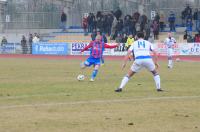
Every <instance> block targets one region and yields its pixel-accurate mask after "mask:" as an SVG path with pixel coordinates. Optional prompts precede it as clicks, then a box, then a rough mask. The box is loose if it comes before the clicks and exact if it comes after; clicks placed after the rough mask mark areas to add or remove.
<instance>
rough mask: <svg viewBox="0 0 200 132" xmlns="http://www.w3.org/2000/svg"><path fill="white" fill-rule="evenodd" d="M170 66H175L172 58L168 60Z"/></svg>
mask: <svg viewBox="0 0 200 132" xmlns="http://www.w3.org/2000/svg"><path fill="white" fill-rule="evenodd" d="M168 66H170V67H171V68H172V66H173V61H172V60H169V61H168Z"/></svg>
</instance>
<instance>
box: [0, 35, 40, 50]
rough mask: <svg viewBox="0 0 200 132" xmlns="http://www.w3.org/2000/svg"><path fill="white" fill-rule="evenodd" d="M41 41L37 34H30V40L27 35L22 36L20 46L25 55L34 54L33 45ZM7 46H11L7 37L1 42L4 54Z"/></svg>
mask: <svg viewBox="0 0 200 132" xmlns="http://www.w3.org/2000/svg"><path fill="white" fill-rule="evenodd" d="M39 41H40V36H39V34H37V33H34V35H33V34H29V36H28V40H27V39H26V37H25V35H22V38H21V41H20V45H21V50H22V53H23V54H28V53H30V54H31V53H32V44H33V43H37V42H39ZM7 44H10V43H9V42H8V40H7V38H6V37H5V36H3V38H2V40H1V50H2V51H3V52H4V51H5V47H6V45H7Z"/></svg>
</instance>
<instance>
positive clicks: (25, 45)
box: [21, 35, 28, 54]
mask: <svg viewBox="0 0 200 132" xmlns="http://www.w3.org/2000/svg"><path fill="white" fill-rule="evenodd" d="M21 47H22V53H23V54H27V51H28V46H27V41H26V38H25V36H24V35H23V36H22V40H21Z"/></svg>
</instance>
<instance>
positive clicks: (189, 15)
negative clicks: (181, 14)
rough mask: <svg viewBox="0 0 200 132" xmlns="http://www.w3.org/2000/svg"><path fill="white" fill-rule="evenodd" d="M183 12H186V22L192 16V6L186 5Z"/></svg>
mask: <svg viewBox="0 0 200 132" xmlns="http://www.w3.org/2000/svg"><path fill="white" fill-rule="evenodd" d="M185 14H186V22H187V21H188V19H191V18H192V8H190V6H189V5H187V7H186V8H185Z"/></svg>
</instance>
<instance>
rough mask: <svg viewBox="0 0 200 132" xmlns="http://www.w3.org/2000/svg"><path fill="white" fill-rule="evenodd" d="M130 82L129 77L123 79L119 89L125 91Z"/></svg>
mask: <svg viewBox="0 0 200 132" xmlns="http://www.w3.org/2000/svg"><path fill="white" fill-rule="evenodd" d="M128 81H129V78H128V77H127V76H125V77H124V78H123V79H122V82H121V85H120V87H119V88H121V89H123V88H124V86H125V85H126V84H127V83H128Z"/></svg>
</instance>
